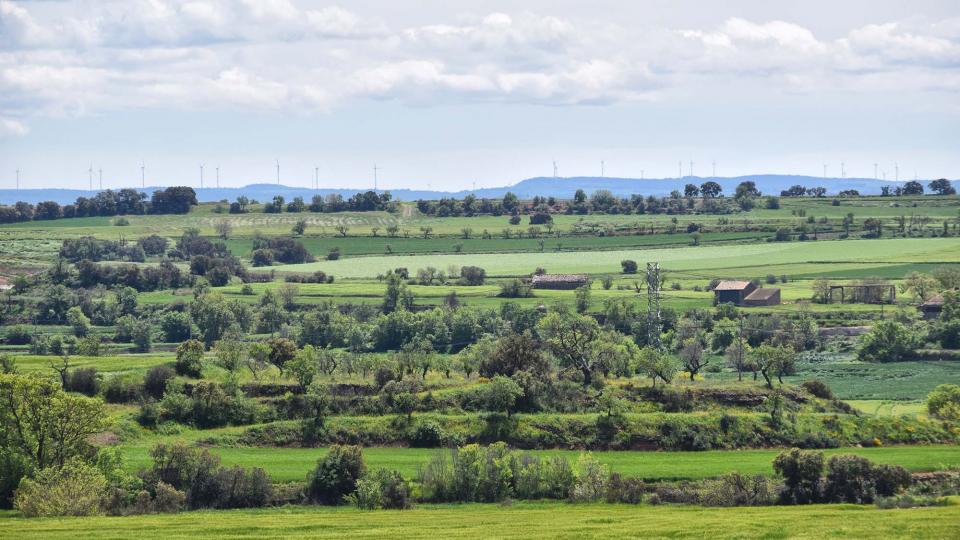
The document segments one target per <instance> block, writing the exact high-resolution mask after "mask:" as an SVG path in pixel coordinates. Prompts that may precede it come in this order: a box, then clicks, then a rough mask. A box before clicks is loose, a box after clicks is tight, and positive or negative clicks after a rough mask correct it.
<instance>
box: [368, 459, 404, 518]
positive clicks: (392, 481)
mask: <svg viewBox="0 0 960 540" xmlns="http://www.w3.org/2000/svg"><path fill="white" fill-rule="evenodd" d="M370 477H371V478H373V479H374V480H376V481H377V483H379V484H380V501H381V505H382V506H383V508H388V509H393V510H406V509H408V508H410V507H411V506H413V503H412V499H411V494H410V484H409V482H407V481H406V480H404V478H403V475H402V474H400V473H399V472H398V471H391V470H387V469H377V470H376V471H374V472H373V474H372V475H370Z"/></svg>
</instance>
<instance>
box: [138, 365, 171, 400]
mask: <svg viewBox="0 0 960 540" xmlns="http://www.w3.org/2000/svg"><path fill="white" fill-rule="evenodd" d="M176 375H177V373H176V371H174V369H173V368H171V367H170V366H168V365H165V364H164V365H159V366H153V367H152V368H150V369H149V370H147V374H146V375H144V377H143V390H144V392H146V393H147V395H148V396H150V397H152V398H153V399H160V398H162V397H163V393H164V392H165V391H166V389H167V382H168V381H169V380H170V379H172V378H174V377H175V376H176Z"/></svg>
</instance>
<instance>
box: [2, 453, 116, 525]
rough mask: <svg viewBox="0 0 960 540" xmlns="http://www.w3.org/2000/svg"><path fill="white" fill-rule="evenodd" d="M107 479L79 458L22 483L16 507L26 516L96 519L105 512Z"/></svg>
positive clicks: (41, 472)
mask: <svg viewBox="0 0 960 540" xmlns="http://www.w3.org/2000/svg"><path fill="white" fill-rule="evenodd" d="M106 494H107V479H106V478H105V477H104V476H103V473H102V472H100V470H99V469H97V468H96V467H95V466H93V465H90V464H88V463H86V462H84V461H83V460H81V459H79V458H75V459H72V460H70V461H68V462H67V463H66V464H65V465H64V466H63V467H49V468H46V469H43V470H41V471H38V472H37V474H36V476H35V477H34V478H24V479H23V480H21V481H20V487H19V488H17V494H16V497H15V499H14V506H15V507H16V508H17V510H19V511H20V512H21V513H22V514H23V515H24V516H26V517H42V516H93V515H97V514H100V513H101V504H102V503H103V500H104V498H105V497H106Z"/></svg>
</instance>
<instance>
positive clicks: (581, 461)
mask: <svg viewBox="0 0 960 540" xmlns="http://www.w3.org/2000/svg"><path fill="white" fill-rule="evenodd" d="M575 471H576V480H575V481H574V484H573V489H572V490H571V492H570V500H571V501H573V502H593V501H598V500H600V499H601V498H602V497H604V495H605V494H606V488H607V478H608V477H609V472H608V470H607V466H606V465H602V464H601V463H600V462H599V461H597V459H596V458H594V457H593V455H591V454H581V455H580V457H579V458H578V459H577V468H576V469H575Z"/></svg>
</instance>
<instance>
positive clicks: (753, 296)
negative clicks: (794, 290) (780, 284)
mask: <svg viewBox="0 0 960 540" xmlns="http://www.w3.org/2000/svg"><path fill="white" fill-rule="evenodd" d="M779 292H780V289H778V288H776V287H769V288H766V289H757V290H755V291H753V292H752V293H750V294H748V295H747V297H746V298H745V300H769V299H770V298H772V297H773V296H775V295H776V294H777V293H779Z"/></svg>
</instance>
